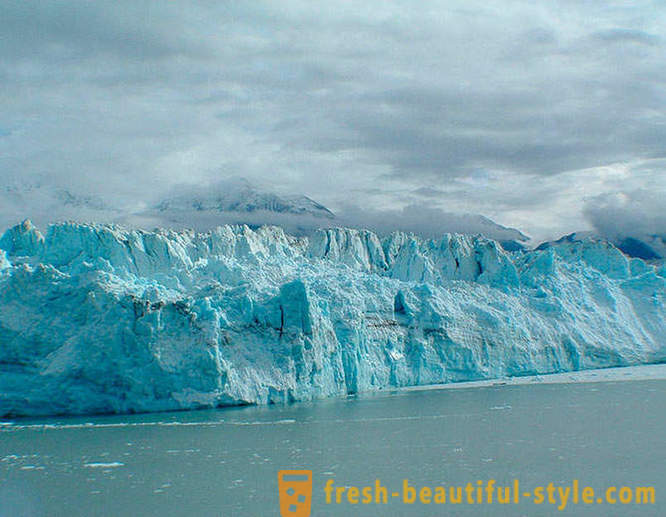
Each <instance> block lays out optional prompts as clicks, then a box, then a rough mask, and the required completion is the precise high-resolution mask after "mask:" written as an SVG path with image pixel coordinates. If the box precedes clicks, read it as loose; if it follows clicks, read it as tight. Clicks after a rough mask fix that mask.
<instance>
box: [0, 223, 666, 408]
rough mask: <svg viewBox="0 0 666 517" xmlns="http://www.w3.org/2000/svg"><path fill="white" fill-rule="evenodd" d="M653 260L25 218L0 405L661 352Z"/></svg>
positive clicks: (16, 248)
mask: <svg viewBox="0 0 666 517" xmlns="http://www.w3.org/2000/svg"><path fill="white" fill-rule="evenodd" d="M665 276H666V275H665V270H664V267H663V265H662V266H660V267H659V266H655V265H650V264H648V263H646V262H644V261H642V260H640V259H628V258H627V257H625V256H624V255H623V254H622V253H621V252H620V251H618V250H617V249H616V248H614V247H613V246H612V245H610V244H607V243H605V242H601V241H594V240H587V241H583V242H573V243H566V242H565V243H561V244H559V245H555V246H552V247H550V248H548V249H547V250H542V251H533V252H527V253H521V254H515V255H510V254H507V253H506V252H504V251H503V250H502V249H501V248H500V246H499V245H498V244H497V243H496V242H494V241H492V240H488V239H485V238H482V237H471V236H462V235H444V236H443V237H442V238H441V239H438V240H423V239H419V238H417V237H415V236H412V235H408V234H404V233H394V234H392V235H390V236H388V237H386V238H379V237H378V236H377V235H375V234H374V233H372V232H368V231H360V230H350V229H328V230H321V231H319V232H318V233H317V234H315V235H314V236H313V237H311V238H297V237H293V236H290V235H287V234H285V233H284V232H283V231H282V230H281V229H280V228H277V227H263V228H260V229H258V230H255V231H253V230H251V229H249V228H248V227H246V226H223V227H219V228H217V229H216V230H214V231H212V232H209V233H205V234H196V233H194V232H173V231H167V230H161V231H155V232H145V231H138V230H127V229H122V228H118V227H114V226H105V225H84V224H75V223H61V224H56V225H52V226H50V227H49V228H48V231H47V233H46V235H42V234H41V233H40V232H39V231H38V230H37V229H36V228H34V227H33V226H32V225H31V224H30V223H29V222H25V223H23V224H22V225H19V226H16V227H14V228H12V229H10V230H8V231H7V232H5V234H4V235H3V236H2V238H1V239H0V414H2V415H38V414H84V413H99V412H137V411H158V410H172V409H185V408H199V407H213V406H222V405H233V404H245V403H271V402H282V401H296V400H309V399H314V398H319V397H329V396H335V395H345V394H349V393H355V392H360V391H366V390H375V389H382V388H387V387H392V386H408V385H419V384H431V383H444V382H454V381H463V380H474V379H487V378H497V377H503V376H515V375H528V374H538V373H551V372H563V371H571V370H580V369H586V368H597V367H610V366H621V365H632V364H641V363H649V362H660V361H664V360H665V359H666V317H665V312H664V294H665V292H666V290H665V282H666V279H665V278H664V277H665Z"/></svg>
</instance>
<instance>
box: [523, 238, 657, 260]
mask: <svg viewBox="0 0 666 517" xmlns="http://www.w3.org/2000/svg"><path fill="white" fill-rule="evenodd" d="M585 239H594V240H599V241H606V240H607V239H604V238H602V237H600V236H599V235H598V234H596V233H595V232H591V231H587V232H575V233H570V234H569V235H565V236H563V237H561V238H560V239H558V240H556V241H546V242H542V243H541V244H539V246H537V247H536V249H537V250H545V249H548V248H550V247H551V246H553V245H555V244H560V243H563V242H581V241H583V240H585ZM610 242H612V243H613V245H614V246H615V247H617V248H618V249H619V250H620V251H622V252H623V253H624V254H625V255H627V256H629V257H635V258H640V259H644V260H660V259H664V258H666V236H662V235H641V236H631V237H629V236H621V235H620V236H616V237H615V238H613V239H610Z"/></svg>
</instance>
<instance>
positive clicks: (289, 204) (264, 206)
mask: <svg viewBox="0 0 666 517" xmlns="http://www.w3.org/2000/svg"><path fill="white" fill-rule="evenodd" d="M156 208H157V210H158V211H160V212H173V211H183V212H188V211H196V212H240V213H254V212H274V213H276V214H291V215H302V216H311V217H321V218H325V219H332V218H333V217H335V216H334V215H333V213H332V212H331V211H330V210H328V209H327V208H326V207H325V206H323V205H321V204H319V203H317V202H316V201H313V200H312V199H310V198H309V197H307V196H303V195H293V194H287V195H281V194H277V193H275V192H271V191H269V190H266V189H262V188H259V187H257V186H254V185H252V184H251V183H250V182H249V181H247V180H245V179H239V178H236V179H231V180H227V181H222V182H219V183H216V184H213V185H207V186H205V187H199V186H197V187H194V186H190V187H179V188H178V193H177V194H176V195H174V196H172V197H169V198H167V199H164V200H163V201H161V202H160V203H158V204H157V207H156Z"/></svg>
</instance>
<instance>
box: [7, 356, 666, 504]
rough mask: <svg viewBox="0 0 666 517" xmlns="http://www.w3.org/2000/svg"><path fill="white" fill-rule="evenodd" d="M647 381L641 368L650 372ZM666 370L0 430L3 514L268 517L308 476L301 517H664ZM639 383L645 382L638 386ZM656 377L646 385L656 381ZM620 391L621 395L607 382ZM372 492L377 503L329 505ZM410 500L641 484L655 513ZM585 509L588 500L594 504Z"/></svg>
mask: <svg viewBox="0 0 666 517" xmlns="http://www.w3.org/2000/svg"><path fill="white" fill-rule="evenodd" d="M650 368H651V369H650ZM665 371H666V367H639V368H631V369H615V370H612V371H611V372H612V373H611V374H608V373H605V371H601V372H591V373H587V374H575V375H573V374H572V375H570V376H568V377H567V376H559V377H554V378H548V377H541V378H533V379H530V380H529V381H527V382H520V383H516V382H515V381H506V382H502V381H500V382H498V381H494V382H486V383H479V384H471V385H464V386H459V387H457V388H456V389H448V388H445V389H440V388H439V387H437V388H431V389H418V390H401V391H395V392H390V393H381V394H375V395H364V396H356V397H350V398H347V399H344V400H326V401H318V402H314V403H307V404H297V405H291V406H269V407H245V408H230V409H220V410H208V411H193V412H179V413H161V414H147V415H132V416H126V415H123V416H100V417H68V418H62V417H54V418H49V419H40V420H34V419H32V420H20V419H16V420H11V421H7V422H3V423H2V424H0V516H3V517H4V516H11V517H14V516H22V515H30V516H78V515H81V516H92V515H95V516H98V515H99V516H116V515H117V516H130V515H131V516H140V515H162V516H168V515H177V516H180V515H183V516H184V515H197V516H209V515H210V516H214V515H215V516H272V515H276V516H277V515H279V495H278V472H279V471H280V470H283V469H305V470H311V471H312V486H313V492H312V515H313V516H324V515H325V516H346V515H361V516H365V515H367V516H384V517H385V516H405V515H414V516H416V515H418V516H429V515H555V514H561V515H622V516H627V515H637V516H638V515H645V516H651V515H666V503H664V501H665V500H666V438H665V433H664V431H665V430H666V397H665V395H666V380H664V378H665V377H666V375H664V373H665ZM645 372H648V373H649V375H643V374H644V373H645ZM655 372H656V374H655ZM620 381H624V382H620ZM329 479H332V480H333V485H334V486H335V487H338V486H356V487H364V486H371V485H373V484H374V483H375V482H376V480H379V482H380V484H381V486H384V487H386V488H387V492H388V494H389V497H388V501H387V503H385V504H384V503H381V502H380V503H372V504H361V503H359V504H356V505H352V504H350V503H349V501H348V500H347V498H346V497H345V496H344V493H343V494H342V497H341V503H340V504H337V503H335V493H333V497H332V498H331V502H330V503H327V502H326V496H325V491H324V486H325V483H326V482H327V481H328V480H329ZM405 479H406V480H408V483H409V485H410V486H412V487H414V488H415V489H417V490H419V489H420V488H422V487H431V488H435V487H437V486H446V487H448V486H465V485H466V484H467V483H473V484H474V485H475V486H476V483H477V481H482V482H483V483H486V482H487V480H489V479H494V480H495V481H496V483H497V485H500V486H503V485H506V486H510V485H511V484H512V483H513V482H514V480H518V481H519V486H520V488H521V491H523V490H524V491H526V492H529V491H530V490H532V489H533V488H534V487H537V486H546V485H547V484H548V483H551V482H552V483H553V484H554V485H556V486H557V485H559V486H563V487H564V486H570V485H571V483H572V481H573V480H574V479H576V480H578V481H579V483H580V486H591V487H593V488H594V489H595V491H597V492H595V493H598V494H601V493H603V491H604V490H605V489H606V488H607V487H608V486H622V485H626V486H653V487H654V488H655V504H654V505H637V504H629V505H621V504H619V503H617V504H615V505H609V504H602V505H598V504H592V505H586V504H583V503H582V502H580V501H579V503H578V504H573V503H572V502H571V501H569V502H568V504H567V506H566V507H565V509H564V510H563V511H562V512H559V511H558V510H557V508H556V506H557V505H550V504H548V503H547V502H544V503H543V504H542V505H539V506H537V505H535V504H534V502H533V500H530V499H526V498H521V500H520V502H519V504H513V503H511V504H506V505H499V504H497V503H496V502H495V503H493V504H488V503H487V502H485V503H483V504H468V503H463V504H458V505H452V504H444V505H434V504H430V505H425V504H421V503H420V502H418V501H417V502H415V503H413V504H405V503H404V502H403V500H402V497H396V498H394V497H391V495H390V494H391V493H392V492H395V491H400V490H402V488H403V483H404V480H405ZM595 498H596V496H595Z"/></svg>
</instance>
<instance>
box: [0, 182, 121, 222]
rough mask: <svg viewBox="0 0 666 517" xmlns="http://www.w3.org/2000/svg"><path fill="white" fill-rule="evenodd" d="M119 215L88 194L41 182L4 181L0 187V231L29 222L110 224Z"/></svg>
mask: <svg viewBox="0 0 666 517" xmlns="http://www.w3.org/2000/svg"><path fill="white" fill-rule="evenodd" d="M123 213H124V212H123V211H122V210H120V209H118V208H116V207H114V206H112V205H111V204H109V203H107V202H105V201H104V200H103V199H102V198H101V197H99V196H96V195H92V194H81V193H77V192H75V191H73V190H71V189H69V188H67V187H63V186H58V185H53V184H51V183H50V182H48V181H47V180H45V179H43V178H33V179H32V180H25V179H14V180H11V179H8V180H7V181H5V182H4V184H3V185H2V186H0V229H2V230H4V229H5V228H7V227H9V226H12V225H15V224H16V223H17V222H20V221H22V220H24V219H27V218H30V219H32V220H33V221H35V222H36V223H38V224H48V223H51V222H56V221H62V220H77V221H98V222H111V221H114V220H119V219H120V218H122V215H123Z"/></svg>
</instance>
